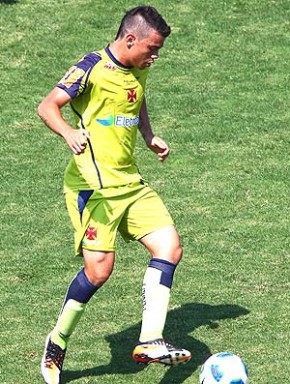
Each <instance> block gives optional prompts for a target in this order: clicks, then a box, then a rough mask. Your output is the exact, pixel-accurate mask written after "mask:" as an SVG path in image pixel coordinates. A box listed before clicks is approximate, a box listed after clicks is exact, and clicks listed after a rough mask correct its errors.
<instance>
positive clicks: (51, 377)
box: [41, 250, 115, 384]
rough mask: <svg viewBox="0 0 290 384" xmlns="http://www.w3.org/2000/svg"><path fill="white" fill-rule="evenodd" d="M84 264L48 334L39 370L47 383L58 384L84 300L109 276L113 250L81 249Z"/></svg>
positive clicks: (89, 297)
mask: <svg viewBox="0 0 290 384" xmlns="http://www.w3.org/2000/svg"><path fill="white" fill-rule="evenodd" d="M83 255H84V264H85V267H84V268H83V269H82V270H81V271H80V272H79V273H78V274H77V275H76V276H75V277H74V279H73V280H72V281H71V283H70V285H69V287H68V290H67V294H66V296H65V299H64V304H63V307H62V310H61V313H60V315H59V317H58V321H57V323H56V325H55V327H54V329H53V331H52V332H51V333H50V334H49V335H48V337H47V340H46V345H45V352H44V356H43V359H42V364H41V371H42V375H43V377H44V379H45V381H46V383H48V384H58V383H59V382H60V378H61V372H62V365H63V361H64V358H65V353H66V348H67V344H68V341H69V338H70V336H71V334H72V333H73V331H74V329H75V327H76V326H77V324H78V322H79V321H80V319H81V317H82V315H83V313H84V311H85V308H86V305H87V303H88V302H89V300H90V299H91V297H92V296H93V295H94V293H95V292H96V291H97V290H98V289H99V288H100V287H101V286H102V285H103V284H104V283H105V282H106V281H107V279H108V278H109V277H110V275H111V273H112V270H113V266H114V255H115V254H114V252H98V251H89V250H83Z"/></svg>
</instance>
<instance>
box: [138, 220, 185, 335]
mask: <svg viewBox="0 0 290 384" xmlns="http://www.w3.org/2000/svg"><path fill="white" fill-rule="evenodd" d="M140 242H141V243H142V244H143V245H144V246H145V247H146V248H147V249H148V251H149V252H150V254H151V255H152V258H151V260H150V262H149V265H148V267H147V270H146V273H145V276H144V280H143V287H142V293H143V302H144V303H146V304H145V305H144V307H143V319H142V327H141V333H140V337H139V340H140V342H145V341H148V340H154V339H158V338H162V334H163V329H164V325H165V321H166V316H167V310H168V304H169V299H170V291H171V287H172V284H173V276H174V272H175V268H176V266H177V264H178V263H179V261H180V260H181V257H182V248H181V245H180V241H179V236H178V234H177V231H176V229H175V227H174V226H173V225H171V226H167V227H164V228H160V229H158V230H156V231H154V232H152V233H149V234H148V235H146V236H144V237H143V238H142V239H141V240H140Z"/></svg>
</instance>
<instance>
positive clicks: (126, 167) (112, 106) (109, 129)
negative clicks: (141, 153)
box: [57, 47, 148, 192]
mask: <svg viewBox="0 0 290 384" xmlns="http://www.w3.org/2000/svg"><path fill="white" fill-rule="evenodd" d="M147 74H148V68H146V69H143V70H140V69H136V68H132V67H126V66H124V65H122V64H121V63H120V62H119V61H118V60H117V59H116V58H115V57H114V56H113V54H112V53H111V51H110V49H109V47H107V48H105V49H103V50H101V51H99V52H91V53H89V54H88V55H86V56H85V57H83V58H82V59H81V60H80V61H79V62H78V63H77V64H76V65H74V66H73V67H72V68H70V69H69V71H68V72H67V73H66V74H65V76H64V77H63V78H62V80H61V81H60V82H59V83H58V84H57V87H59V88H61V89H63V90H64V91H66V92H67V93H68V94H69V96H70V97H71V103H70V104H71V108H72V111H73V114H74V118H75V122H76V128H77V129H86V130H87V131H88V132H89V134H90V137H89V139H87V146H86V149H85V151H84V153H82V154H80V155H73V156H72V158H71V160H70V162H69V164H68V166H67V168H66V171H65V177H64V191H65V192H68V191H80V190H92V189H103V188H109V187H118V186H123V185H128V184H131V183H136V182H140V181H142V177H141V175H140V174H139V171H138V168H137V165H136V163H135V158H134V147H135V142H136V135H137V129H138V124H139V112H140V108H141V105H142V102H143V99H144V90H145V83H146V78H147Z"/></svg>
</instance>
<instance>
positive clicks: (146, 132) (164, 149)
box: [139, 98, 170, 161]
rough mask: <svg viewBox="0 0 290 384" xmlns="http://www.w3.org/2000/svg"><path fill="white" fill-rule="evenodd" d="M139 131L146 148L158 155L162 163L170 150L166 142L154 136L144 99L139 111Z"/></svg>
mask: <svg viewBox="0 0 290 384" xmlns="http://www.w3.org/2000/svg"><path fill="white" fill-rule="evenodd" d="M139 131H140V132H141V134H142V136H143V139H144V141H145V143H146V145H147V147H148V148H150V149H151V151H153V152H154V153H156V154H157V155H158V159H159V160H160V161H164V160H165V159H166V158H167V157H168V155H169V152H170V149H169V147H168V145H167V144H166V142H165V141H164V140H162V139H161V138H160V137H158V136H155V135H154V133H153V131H152V127H151V124H150V120H149V116H148V111H147V105H146V100H145V98H144V100H143V103H142V106H141V109H140V122H139Z"/></svg>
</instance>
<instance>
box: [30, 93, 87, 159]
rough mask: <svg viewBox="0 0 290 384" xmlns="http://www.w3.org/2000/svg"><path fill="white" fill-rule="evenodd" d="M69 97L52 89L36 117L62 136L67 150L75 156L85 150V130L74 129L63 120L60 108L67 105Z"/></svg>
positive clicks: (40, 105)
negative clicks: (67, 147)
mask: <svg viewBox="0 0 290 384" xmlns="http://www.w3.org/2000/svg"><path fill="white" fill-rule="evenodd" d="M70 100H71V97H70V96H69V95H68V94H67V93H66V92H65V91H64V90H62V89H60V88H58V87H56V88H54V89H53V90H52V91H51V92H50V93H49V94H48V95H47V96H46V97H45V99H43V101H42V102H41V103H40V104H39V106H38V110H37V112H38V115H39V117H40V118H41V119H42V121H43V122H44V123H45V124H46V125H47V126H48V127H49V128H50V129H51V130H52V131H53V132H55V133H56V134H57V135H59V136H62V137H63V138H64V140H65V141H66V143H67V145H68V146H69V148H70V149H71V150H72V151H73V152H74V153H75V154H76V155H78V154H80V153H82V152H83V151H84V150H85V148H86V137H89V135H88V132H87V131H86V130H80V129H74V128H73V127H71V126H70V125H69V124H68V123H67V121H66V120H64V118H63V116H62V113H61V108H62V107H63V106H64V105H66V104H67V103H69V102H70Z"/></svg>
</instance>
